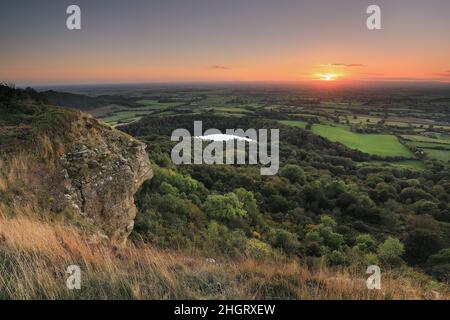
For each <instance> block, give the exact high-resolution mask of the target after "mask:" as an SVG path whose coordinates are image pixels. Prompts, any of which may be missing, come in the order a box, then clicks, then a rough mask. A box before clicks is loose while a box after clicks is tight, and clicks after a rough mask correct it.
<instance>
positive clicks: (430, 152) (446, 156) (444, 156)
mask: <svg viewBox="0 0 450 320" xmlns="http://www.w3.org/2000/svg"><path fill="white" fill-rule="evenodd" d="M424 151H425V152H426V154H427V156H428V157H429V158H432V159H436V160H441V161H444V162H447V161H450V151H448V150H436V149H424Z"/></svg>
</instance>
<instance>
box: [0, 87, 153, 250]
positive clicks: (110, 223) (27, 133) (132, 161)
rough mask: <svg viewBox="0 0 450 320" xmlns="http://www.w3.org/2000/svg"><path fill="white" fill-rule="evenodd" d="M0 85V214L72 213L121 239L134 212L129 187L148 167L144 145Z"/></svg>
mask: <svg viewBox="0 0 450 320" xmlns="http://www.w3.org/2000/svg"><path fill="white" fill-rule="evenodd" d="M5 90H6V89H5ZM11 90H12V89H11ZM1 93H2V92H0V98H1V99H0V214H12V215H16V214H18V211H20V209H18V208H31V207H32V208H34V209H33V211H34V212H36V211H37V212H41V213H46V214H50V215H52V216H55V217H58V215H69V216H70V217H73V216H74V219H75V220H76V221H82V222H83V224H85V225H87V227H88V228H87V229H89V230H93V231H95V232H94V233H95V234H99V235H101V236H102V237H103V238H106V237H108V238H109V239H111V240H112V241H114V242H120V243H122V242H124V241H125V240H126V239H127V236H128V235H129V234H130V232H131V231H132V229H133V225H134V218H135V216H136V207H135V205H134V194H135V193H136V191H137V190H138V188H139V187H140V186H141V184H142V183H143V182H144V181H145V180H147V179H151V178H152V175H153V172H152V170H151V168H150V164H149V159H148V156H147V153H146V151H145V148H146V147H145V145H144V144H143V143H142V142H139V141H137V140H136V139H134V138H132V137H131V136H129V135H127V134H125V133H123V132H121V131H119V130H116V129H113V128H111V127H109V126H107V125H104V124H102V123H100V122H99V121H97V120H96V119H94V118H92V117H91V116H89V115H86V114H84V113H81V112H77V111H73V110H67V109H63V108H58V107H55V106H50V105H48V104H47V102H46V101H40V100H38V98H39V96H38V95H37V94H34V95H33V96H30V95H29V94H28V92H22V91H18V90H13V91H12V92H7V93H8V95H6V94H4V95H3V96H2V95H1ZM36 96H37V97H38V98H36Z"/></svg>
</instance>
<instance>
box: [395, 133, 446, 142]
mask: <svg viewBox="0 0 450 320" xmlns="http://www.w3.org/2000/svg"><path fill="white" fill-rule="evenodd" d="M401 137H402V138H403V139H405V140H409V141H417V142H431V143H443V144H450V137H448V136H444V135H440V136H439V138H430V137H426V136H421V135H408V134H405V135H402V136H401Z"/></svg>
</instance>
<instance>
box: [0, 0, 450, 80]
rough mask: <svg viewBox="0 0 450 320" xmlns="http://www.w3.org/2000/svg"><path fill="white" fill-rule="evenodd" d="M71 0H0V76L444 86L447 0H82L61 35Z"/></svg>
mask: <svg viewBox="0 0 450 320" xmlns="http://www.w3.org/2000/svg"><path fill="white" fill-rule="evenodd" d="M72 2H73V1H72ZM72 2H69V1H58V2H56V1H49V0H43V1H25V0H18V1H14V2H11V3H6V2H2V3H1V4H0V7H1V8H0V30H1V31H0V44H1V45H0V80H1V81H5V82H14V83H16V84H18V85H47V84H83V83H86V84H87V83H128V82H130V83H137V82H166V81H168V82H188V81H326V80H329V81H336V82H338V81H339V82H342V83H344V82H362V81H374V80H376V81H436V82H449V81H450V41H449V39H450V1H447V0H431V1H419V0H396V1H364V0H342V1H336V0H334V1H331V0H316V1H302V0H240V1H235V0H226V1H225V0H208V1H206V0H189V1H187V0H185V1H181V0H164V1H159V0H149V1H143V0H142V1H139V0H132V1H103V0H100V1H86V0H82V1H77V2H73V3H76V4H78V5H79V6H80V7H81V10H82V29H81V30H76V31H69V30H67V29H66V24H65V20H66V18H67V15H66V13H65V11H66V8H67V6H68V5H69V4H73V3H72ZM370 4H377V5H379V6H380V7H381V12H382V30H376V31H369V30H368V29H367V28H366V19H367V16H368V15H367V14H366V8H367V6H368V5H370Z"/></svg>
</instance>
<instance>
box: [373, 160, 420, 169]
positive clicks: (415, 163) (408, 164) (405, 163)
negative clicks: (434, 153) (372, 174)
mask: <svg viewBox="0 0 450 320" xmlns="http://www.w3.org/2000/svg"><path fill="white" fill-rule="evenodd" d="M368 163H369V164H370V165H376V166H380V167H390V168H392V167H400V168H411V169H425V164H424V163H423V161H421V160H402V161H397V162H386V161H375V160H374V161H370V162H368Z"/></svg>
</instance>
